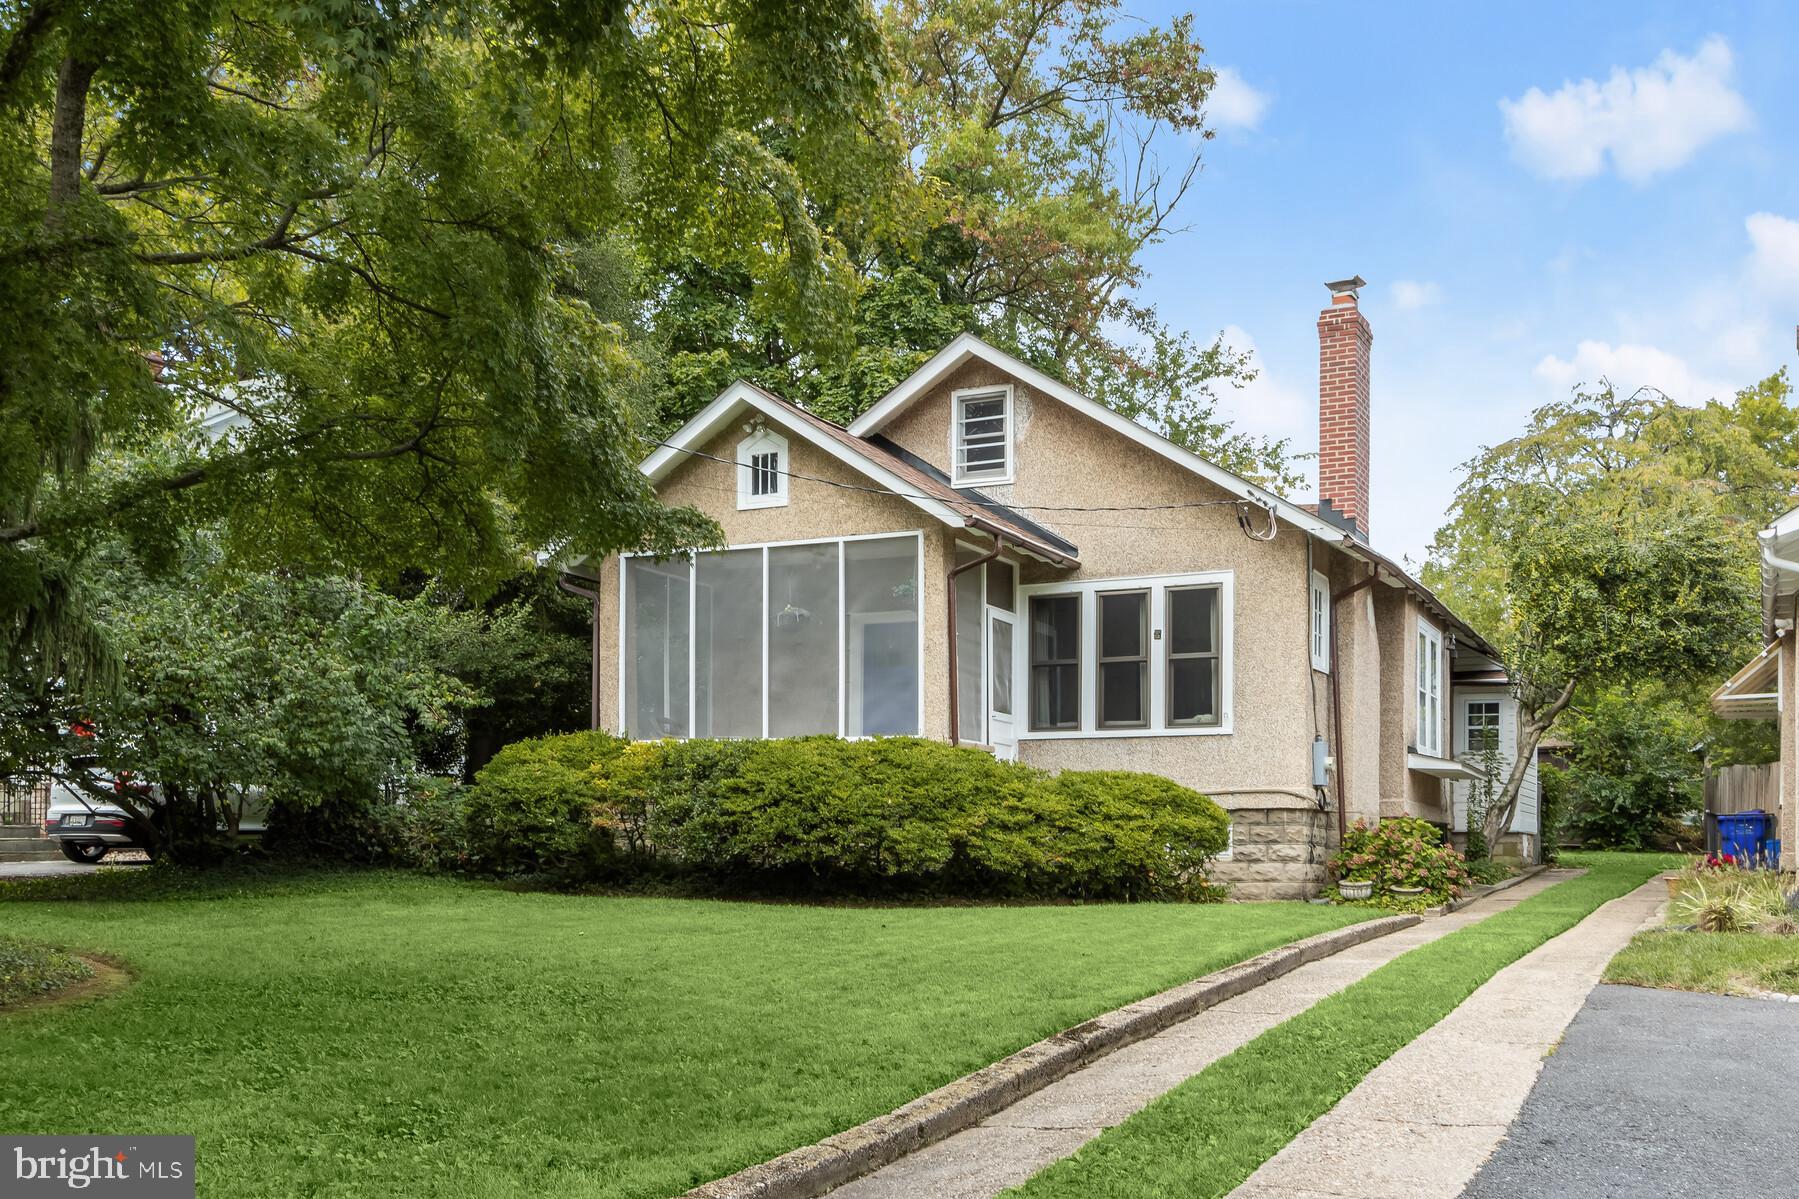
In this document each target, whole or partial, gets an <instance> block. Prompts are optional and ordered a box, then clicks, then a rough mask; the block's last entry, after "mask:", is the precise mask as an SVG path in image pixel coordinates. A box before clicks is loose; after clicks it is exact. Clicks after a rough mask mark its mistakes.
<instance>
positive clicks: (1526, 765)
mask: <svg viewBox="0 0 1799 1199" xmlns="http://www.w3.org/2000/svg"><path fill="white" fill-rule="evenodd" d="M1574 684H1575V680H1574V679H1569V680H1568V682H1567V685H1566V686H1564V687H1563V688H1562V690H1561V693H1560V694H1558V695H1557V696H1556V697H1555V699H1553V700H1551V701H1550V703H1549V706H1548V707H1546V708H1544V709H1543V710H1542V711H1541V712H1529V713H1528V716H1529V720H1528V721H1525V720H1523V719H1522V717H1524V716H1525V715H1526V714H1527V713H1526V710H1525V708H1524V704H1523V703H1522V702H1520V703H1519V705H1518V709H1519V716H1520V721H1519V723H1520V725H1521V727H1522V729H1523V732H1522V735H1520V736H1519V738H1518V749H1517V756H1516V757H1515V758H1513V759H1512V770H1511V773H1510V774H1509V775H1507V776H1506V780H1505V786H1504V787H1502V788H1501V789H1500V792H1499V797H1498V798H1497V799H1496V800H1495V801H1494V803H1493V805H1492V806H1491V807H1489V808H1488V809H1487V812H1486V818H1485V820H1484V821H1482V827H1481V837H1482V838H1483V839H1484V840H1485V841H1486V843H1487V855H1488V856H1489V857H1491V856H1492V853H1493V850H1494V849H1495V848H1497V846H1498V844H1499V838H1501V837H1503V836H1505V832H1506V830H1507V829H1508V828H1510V827H1511V825H1512V817H1513V816H1515V815H1517V813H1518V793H1519V792H1520V791H1521V790H1523V788H1524V779H1525V776H1526V775H1528V774H1529V773H1530V764H1531V763H1532V762H1533V761H1535V760H1536V756H1537V746H1538V745H1540V744H1542V741H1543V735H1544V734H1545V733H1547V732H1549V726H1550V725H1552V724H1554V723H1555V718H1556V717H1557V716H1560V715H1561V714H1562V710H1563V709H1564V708H1566V707H1567V706H1568V703H1569V701H1570V700H1572V699H1573V698H1574Z"/></svg>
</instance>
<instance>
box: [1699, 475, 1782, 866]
mask: <svg viewBox="0 0 1799 1199" xmlns="http://www.w3.org/2000/svg"><path fill="white" fill-rule="evenodd" d="M1757 537H1758V538H1759V539H1760V541H1761V589H1762V637H1763V640H1764V641H1765V642H1766V644H1765V645H1764V646H1763V647H1762V650H1761V652H1760V653H1758V654H1756V655H1755V657H1753V658H1751V659H1750V660H1749V661H1748V662H1747V663H1745V664H1744V666H1743V668H1742V669H1741V670H1739V671H1737V672H1736V674H1734V675H1732V676H1731V677H1730V679H1729V680H1728V681H1726V682H1725V683H1724V685H1723V686H1721V687H1719V688H1718V689H1717V690H1716V691H1714V692H1713V693H1712V711H1713V712H1715V713H1717V714H1718V715H1719V716H1722V717H1724V718H1725V719H1726V720H1773V721H1776V722H1778V724H1779V727H1780V761H1779V763H1778V764H1777V766H1776V769H1775V774H1776V776H1777V778H1778V780H1779V784H1778V787H1777V788H1775V789H1774V792H1775V795H1774V800H1775V802H1774V805H1773V807H1774V812H1773V815H1774V835H1775V836H1776V837H1777V838H1778V839H1779V840H1780V844H1781V861H1780V868H1781V869H1782V870H1793V869H1794V868H1795V866H1794V863H1795V854H1799V840H1796V839H1795V836H1796V833H1799V829H1796V827H1795V824H1796V822H1795V811H1796V810H1799V801H1796V800H1795V798H1794V797H1795V796H1799V704H1795V703H1794V702H1793V696H1794V694H1795V693H1794V678H1795V675H1794V669H1795V666H1796V662H1795V654H1794V648H1793V643H1794V638H1795V632H1794V625H1795V620H1796V619H1799V508H1795V509H1794V510H1793V511H1791V512H1788V513H1787V514H1786V515H1785V516H1782V517H1781V518H1780V519H1779V520H1777V521H1775V522H1774V523H1773V524H1772V525H1770V526H1768V527H1767V528H1765V529H1763V530H1762V531H1761V532H1760V533H1759V534H1757Z"/></svg>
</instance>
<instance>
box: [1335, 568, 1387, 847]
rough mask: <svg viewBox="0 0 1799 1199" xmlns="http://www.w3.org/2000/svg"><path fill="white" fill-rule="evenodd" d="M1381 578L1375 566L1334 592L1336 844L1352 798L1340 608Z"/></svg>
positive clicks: (1343, 834)
mask: <svg viewBox="0 0 1799 1199" xmlns="http://www.w3.org/2000/svg"><path fill="white" fill-rule="evenodd" d="M1378 578H1380V567H1378V566H1376V567H1374V568H1373V569H1372V570H1370V571H1369V572H1368V577H1367V578H1365V579H1363V580H1362V581H1361V582H1359V583H1353V584H1351V585H1350V586H1348V587H1345V588H1344V589H1343V590H1342V591H1338V592H1333V593H1332V595H1331V734H1332V735H1333V736H1334V737H1335V738H1336V741H1337V743H1336V744H1335V745H1334V746H1332V747H1331V748H1332V750H1333V752H1334V753H1335V754H1336V758H1337V769H1336V783H1337V844H1338V845H1342V844H1343V838H1344V837H1346V836H1348V835H1349V801H1348V800H1347V799H1346V798H1345V796H1344V792H1343V776H1344V775H1345V774H1346V773H1348V771H1347V770H1346V769H1345V763H1346V762H1347V761H1348V755H1347V754H1345V753H1344V752H1343V751H1344V750H1345V749H1346V748H1348V747H1347V745H1346V744H1345V742H1346V741H1347V738H1345V737H1344V736H1343V688H1342V685H1341V683H1340V682H1339V679H1340V678H1341V676H1342V674H1343V658H1342V655H1341V654H1340V653H1339V652H1338V644H1339V641H1338V636H1339V635H1338V632H1337V626H1338V625H1339V624H1340V623H1341V622H1340V621H1339V620H1338V619H1337V607H1338V605H1339V604H1341V603H1342V602H1343V601H1344V600H1346V599H1348V598H1349V597H1350V596H1352V595H1354V594H1355V593H1356V592H1358V591H1360V590H1361V589H1362V588H1364V587H1366V586H1368V585H1369V584H1370V583H1372V582H1374V580H1376V579H1378Z"/></svg>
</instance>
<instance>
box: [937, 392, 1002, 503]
mask: <svg viewBox="0 0 1799 1199" xmlns="http://www.w3.org/2000/svg"><path fill="white" fill-rule="evenodd" d="M994 395H1003V396H1004V397H1005V401H1006V404H1005V421H1006V468H1005V469H1004V470H1003V471H981V472H979V473H977V474H966V473H964V472H963V470H962V401H963V400H969V399H987V398H989V397H991V396H994ZM1012 399H1013V397H1012V385H1011V384H1010V383H999V384H995V385H993V386H990V387H962V388H958V389H957V390H955V391H952V392H950V393H949V466H950V485H951V486H953V487H980V486H983V485H987V486H993V485H998V484H1004V483H1010V482H1012V480H1013V478H1014V477H1015V475H1016V473H1017V468H1018V458H1017V454H1016V453H1015V452H1014V448H1015V446H1014V443H1015V442H1016V440H1017V437H1016V434H1017V424H1016V423H1015V421H1014V420H1013V413H1014V405H1013V402H1012Z"/></svg>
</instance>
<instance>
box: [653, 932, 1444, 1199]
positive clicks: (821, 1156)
mask: <svg viewBox="0 0 1799 1199" xmlns="http://www.w3.org/2000/svg"><path fill="white" fill-rule="evenodd" d="M1418 922H1419V917H1417V916H1414V915H1404V916H1385V917H1382V918H1380V919H1378V920H1369V921H1367V922H1365V923H1362V924H1352V925H1350V926H1349V927H1347V928H1339V929H1334V930H1332V931H1331V932H1327V933H1320V934H1318V935H1317V936H1315V937H1307V938H1306V939H1305V940H1303V941H1294V942H1293V943H1292V944H1289V945H1283V946H1281V947H1280V948H1279V949H1271V950H1269V951H1268V952H1267V953H1264V954H1261V955H1259V956H1257V957H1253V958H1250V959H1249V960H1248V961H1245V962H1239V963H1238V964H1237V965H1235V966H1231V967H1229V968H1227V969H1224V970H1220V971H1217V972H1216V973H1214V974H1207V975H1205V976H1203V977H1201V978H1196V979H1193V980H1192V981H1191V982H1185V983H1182V984H1181V985H1179V986H1177V987H1171V988H1170V989H1168V990H1166V991H1163V992H1160V993H1159V994H1156V995H1151V996H1150V997H1149V998H1147V999H1140V1000H1138V1001H1137V1002H1136V1003H1132V1004H1127V1005H1126V1006H1124V1007H1121V1008H1118V1009H1117V1010H1115V1011H1111V1012H1107V1013H1106V1014H1105V1015H1103V1016H1097V1017H1095V1018H1094V1019H1092V1020H1089V1021H1087V1022H1086V1023H1084V1024H1077V1025H1075V1026H1074V1027H1073V1028H1068V1029H1064V1030H1062V1031H1061V1032H1059V1033H1057V1034H1056V1035H1055V1036H1053V1037H1049V1038H1046V1039H1045V1040H1042V1041H1038V1042H1037V1043H1036V1044H1035V1045H1027V1046H1026V1047H1025V1048H1023V1049H1020V1050H1019V1051H1018V1052H1017V1053H1014V1054H1012V1055H1011V1056H1010V1057H1007V1058H1002V1059H1001V1060H999V1061H997V1062H995V1063H994V1064H993V1065H991V1066H985V1067H983V1068H981V1069H979V1070H976V1071H975V1072H974V1073H973V1074H966V1075H964V1076H962V1077H961V1078H958V1079H957V1080H956V1081H954V1082H952V1083H949V1084H947V1085H946V1086H941V1087H938V1088H937V1089H936V1090H935V1091H932V1092H931V1093H930V1094H928V1095H922V1096H920V1097H919V1098H917V1099H914V1100H913V1101H912V1102H910V1103H908V1104H906V1105H905V1106H903V1107H898V1108H895V1109H894V1110H893V1111H891V1112H888V1113H887V1114H886V1115H884V1116H876V1117H875V1118H874V1119H872V1120H869V1121H867V1122H866V1123H863V1124H858V1125H857V1126H856V1127H854V1128H850V1129H846V1130H844V1131H843V1132H840V1133H838V1134H836V1135H835V1136H830V1137H826V1138H825V1139H824V1140H822V1141H819V1142H818V1143H817V1144H814V1145H807V1146H804V1147H803V1148H799V1149H795V1150H792V1151H791V1152H788V1153H783V1154H782V1155H781V1156H780V1157H777V1158H775V1159H774V1160H773V1161H767V1162H763V1163H761V1164H760V1165H755V1166H750V1167H749V1168H748V1169H745V1170H739V1171H738V1172H737V1173H735V1174H731V1175H727V1176H726V1177H724V1178H719V1179H714V1180H713V1181H712V1182H708V1183H706V1184H704V1185H703V1186H697V1187H695V1188H694V1189H693V1190H691V1191H688V1192H687V1194H686V1195H685V1196H683V1199H813V1197H814V1196H817V1195H822V1194H824V1193H825V1192H826V1191H828V1190H831V1189H832V1188H833V1187H838V1186H842V1185H843V1184H844V1183H846V1182H848V1181H850V1180H851V1179H852V1178H859V1177H861V1176H862V1175H864V1174H867V1173H869V1172H871V1171H874V1170H878V1169H880V1168H881V1167H882V1166H884V1165H886V1164H887V1163H889V1162H891V1161H895V1160H897V1159H898V1158H901V1157H904V1156H905V1155H906V1154H908V1153H912V1152H915V1151H917V1150H919V1149H922V1148H924V1147H925V1146H926V1145H930V1144H934V1143H935V1142H937V1141H941V1140H943V1139H944V1138H945V1137H948V1136H951V1135H952V1134H954V1133H958V1132H961V1131H962V1130H963V1129H965V1128H968V1127H971V1126H973V1125H975V1124H978V1123H980V1122H981V1121H982V1120H985V1119H986V1118H987V1117H988V1116H991V1115H993V1114H994V1113H996V1112H999V1111H1002V1110H1004V1109H1005V1108H1008V1107H1010V1106H1011V1105H1012V1104H1014V1103H1016V1102H1018V1101H1019V1100H1020V1099H1023V1098H1024V1097H1025V1096H1026V1095H1029V1094H1031V1093H1032V1092H1034V1091H1040V1090H1042V1089H1043V1088H1044V1087H1046V1086H1048V1085H1049V1084H1050V1083H1052V1082H1055V1081H1056V1080H1057V1079H1059V1078H1062V1077H1063V1076H1065V1075H1067V1074H1069V1073H1072V1072H1073V1071H1075V1070H1078V1069H1079V1068H1081V1067H1082V1066H1085V1065H1087V1064H1089V1063H1091V1062H1094V1061H1097V1060H1098V1059H1100V1058H1102V1057H1104V1056H1105V1055H1106V1054H1108V1053H1111V1052H1113V1051H1114V1050H1118V1049H1122V1048H1124V1047H1125V1046H1126V1045H1130V1044H1133V1043H1135V1042H1137V1041H1141V1040H1143V1039H1144V1038H1145V1037H1150V1036H1154V1035H1155V1034H1156V1033H1158V1032H1161V1031H1162V1030H1163V1029H1165V1028H1167V1027H1169V1026H1170V1025H1173V1024H1178V1023H1179V1022H1180V1021H1182V1020H1185V1019H1187V1018H1188V1017H1190V1016H1193V1015H1195V1014H1197V1013H1199V1012H1202V1011H1204V1010H1205V1009H1206V1008H1209V1007H1211V1006H1213V1005H1214V1004H1218V1003H1222V1002H1224V1001H1225V1000H1226V999H1231V998H1233V997H1235V996H1238V995H1241V994H1243V993H1244V992H1246V991H1252V990H1254V989H1255V988H1256V987H1259V986H1261V985H1262V984H1263V983H1266V982H1272V981H1273V980H1274V979H1277V978H1279V977H1281V975H1283V974H1287V973H1290V972H1291V971H1293V970H1297V969H1298V968H1299V967H1301V966H1304V965H1306V964H1307V963H1309V962H1316V961H1318V960H1319V959H1321V958H1327V957H1330V956H1331V955H1332V954H1334V953H1339V952H1341V951H1343V950H1345V949H1349V948H1350V947H1352V946H1355V945H1361V944H1363V943H1365V942H1368V941H1372V940H1374V939H1376V938H1377V937H1384V936H1386V935H1387V934H1388V933H1396V932H1398V931H1399V930H1400V929H1402V928H1410V927H1411V926H1412V925H1414V924H1417V923H1418Z"/></svg>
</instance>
